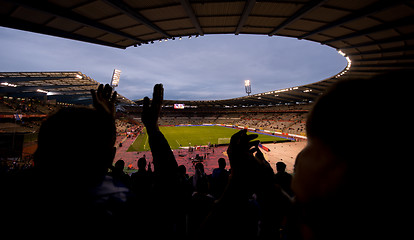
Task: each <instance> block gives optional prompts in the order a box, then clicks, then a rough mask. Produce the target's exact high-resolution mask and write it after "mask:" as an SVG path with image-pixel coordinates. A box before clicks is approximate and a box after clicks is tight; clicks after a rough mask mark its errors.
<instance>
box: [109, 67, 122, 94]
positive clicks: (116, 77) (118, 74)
mask: <svg viewBox="0 0 414 240" xmlns="http://www.w3.org/2000/svg"><path fill="white" fill-rule="evenodd" d="M120 78H121V70H119V69H114V73H112V80H111V87H112V88H113V89H114V90H115V87H118V84H119V79H120Z"/></svg>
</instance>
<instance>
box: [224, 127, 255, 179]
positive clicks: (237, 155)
mask: <svg viewBox="0 0 414 240" xmlns="http://www.w3.org/2000/svg"><path fill="white" fill-rule="evenodd" d="M255 138H257V134H250V135H247V130H246V129H243V130H240V131H239V132H237V133H235V134H234V135H233V136H232V137H231V139H230V145H229V147H228V149H227V154H228V156H229V161H230V165H231V168H232V170H236V171H237V170H239V169H240V170H241V169H242V168H245V167H247V166H246V164H247V163H248V161H249V158H250V160H251V158H254V156H253V153H254V152H256V151H257V150H258V148H257V146H258V144H259V141H258V140H256V141H251V140H253V139H255Z"/></svg>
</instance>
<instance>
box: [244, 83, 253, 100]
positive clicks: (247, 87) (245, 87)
mask: <svg viewBox="0 0 414 240" xmlns="http://www.w3.org/2000/svg"><path fill="white" fill-rule="evenodd" d="M244 89H245V90H246V93H247V96H249V95H250V93H252V86H251V85H250V80H244Z"/></svg>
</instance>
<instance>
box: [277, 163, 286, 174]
mask: <svg viewBox="0 0 414 240" xmlns="http://www.w3.org/2000/svg"><path fill="white" fill-rule="evenodd" d="M276 170H277V171H282V172H284V171H285V170H286V164H285V163H284V162H277V163H276Z"/></svg>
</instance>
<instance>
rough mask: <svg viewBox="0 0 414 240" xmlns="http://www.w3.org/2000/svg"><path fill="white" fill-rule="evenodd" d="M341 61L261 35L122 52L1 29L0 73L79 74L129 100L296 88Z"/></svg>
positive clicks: (323, 49) (312, 46)
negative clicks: (115, 77)
mask: <svg viewBox="0 0 414 240" xmlns="http://www.w3.org/2000/svg"><path fill="white" fill-rule="evenodd" d="M346 63H347V62H346V59H345V58H344V57H342V56H341V55H339V54H338V53H337V51H336V50H335V49H333V48H330V47H328V46H323V45H321V44H319V43H315V42H310V41H306V40H297V39H294V38H286V37H277V36H274V37H268V36H260V35H238V36H235V35H205V36H201V37H198V38H194V37H193V38H191V39H188V37H183V39H182V40H178V39H176V40H175V41H172V40H169V41H168V42H165V41H163V42H158V41H157V42H154V44H148V45H142V46H139V47H136V48H135V47H130V48H127V49H125V50H122V49H116V48H111V47H106V46H100V45H95V44H90V43H84V42H79V41H73V40H68V39H63V38H58V37H51V36H46V35H41V34H35V33H30V32H24V31H19V30H13V29H8V28H3V27H0V72H29V71H35V72H42V71H44V72H47V71H81V72H82V73H84V74H86V75H87V76H89V77H91V78H93V79H95V80H96V81H98V82H100V83H109V82H110V79H111V76H112V72H113V69H115V68H117V69H120V70H121V71H122V73H121V80H120V83H119V87H118V88H117V89H116V90H117V91H118V92H119V93H120V94H122V95H124V96H125V97H127V98H129V99H131V100H135V99H140V98H143V97H144V96H152V88H153V85H154V84H156V83H163V84H164V89H165V91H164V92H165V97H164V98H165V99H170V100H213V99H228V98H234V97H240V96H244V95H246V93H245V91H244V80H246V79H249V80H250V81H251V84H252V94H256V93H262V92H267V91H270V90H277V89H282V88H287V87H294V86H300V85H304V84H307V83H312V82H316V81H320V80H323V79H325V78H327V77H330V76H332V75H335V74H336V73H338V72H340V71H341V70H342V69H344V67H345V66H346Z"/></svg>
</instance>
